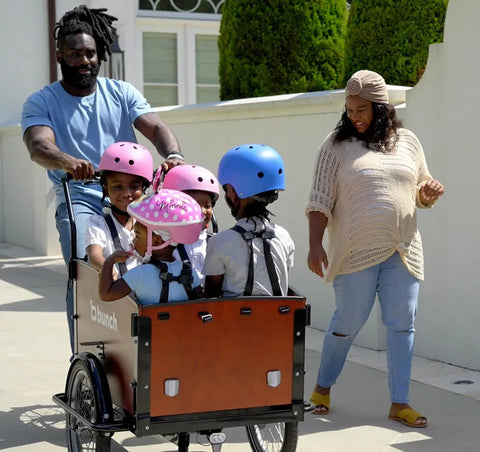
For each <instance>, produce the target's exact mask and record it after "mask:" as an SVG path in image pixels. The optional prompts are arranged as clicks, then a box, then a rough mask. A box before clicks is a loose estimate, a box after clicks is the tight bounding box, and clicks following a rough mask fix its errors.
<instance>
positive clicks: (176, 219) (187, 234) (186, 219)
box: [127, 189, 203, 255]
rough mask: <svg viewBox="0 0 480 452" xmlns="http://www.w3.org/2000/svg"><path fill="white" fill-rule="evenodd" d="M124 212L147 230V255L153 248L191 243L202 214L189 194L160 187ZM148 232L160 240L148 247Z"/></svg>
mask: <svg viewBox="0 0 480 452" xmlns="http://www.w3.org/2000/svg"><path fill="white" fill-rule="evenodd" d="M127 211H128V213H129V214H130V216H132V217H133V218H135V220H136V221H138V222H139V223H142V224H143V225H144V226H145V227H146V228H147V230H148V243H147V255H151V252H152V251H153V250H156V249H161V248H164V247H165V246H167V245H175V244H177V243H184V244H189V243H194V242H196V241H197V240H198V237H199V235H200V232H201V231H202V229H203V213H202V209H201V207H200V205H199V204H198V203H197V201H195V200H194V199H193V198H192V197H191V196H189V195H187V194H186V193H182V192H181V191H177V190H168V189H161V190H160V191H159V192H158V193H153V194H151V195H148V196H145V197H143V198H140V199H139V200H137V201H134V202H132V203H131V204H129V205H128V207H127ZM151 232H154V233H158V235H160V236H162V238H163V239H164V243H162V245H160V246H159V247H153V246H152V234H151Z"/></svg>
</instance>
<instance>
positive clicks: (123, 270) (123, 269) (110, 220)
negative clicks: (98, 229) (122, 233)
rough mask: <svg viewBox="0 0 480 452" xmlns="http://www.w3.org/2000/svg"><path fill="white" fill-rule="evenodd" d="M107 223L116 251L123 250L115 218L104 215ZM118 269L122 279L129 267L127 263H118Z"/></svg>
mask: <svg viewBox="0 0 480 452" xmlns="http://www.w3.org/2000/svg"><path fill="white" fill-rule="evenodd" d="M103 217H104V218H105V221H106V223H107V226H108V229H110V235H111V236H112V240H113V246H114V247H115V250H123V248H122V244H121V243H120V237H118V232H117V228H116V227H115V223H114V222H113V218H112V217H111V215H110V214H108V213H106V214H104V215H103ZM117 265H118V269H119V271H120V277H122V276H123V275H124V274H125V273H127V265H126V264H125V262H119V263H117Z"/></svg>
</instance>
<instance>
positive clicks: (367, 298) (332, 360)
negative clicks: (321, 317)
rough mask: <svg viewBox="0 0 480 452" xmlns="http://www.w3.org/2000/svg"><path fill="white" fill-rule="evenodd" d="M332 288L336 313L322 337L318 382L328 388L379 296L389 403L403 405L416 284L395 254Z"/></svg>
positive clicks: (339, 279) (338, 279)
mask: <svg viewBox="0 0 480 452" xmlns="http://www.w3.org/2000/svg"><path fill="white" fill-rule="evenodd" d="M333 288H334V292H335V304H336V309H335V312H334V314H333V317H332V319H331V321H330V325H329V327H328V330H327V332H326V334H325V339H324V342H323V350H322V358H321V362H320V368H319V370H318V377H317V383H318V384H319V385H320V386H322V387H324V388H329V387H330V386H332V385H333V384H334V383H335V382H336V380H337V378H338V376H339V375H340V372H341V371H342V369H343V366H344V364H345V360H346V357H347V354H348V351H349V350H350V347H351V345H352V343H353V341H354V339H355V337H356V335H357V334H358V332H359V331H360V329H361V328H362V327H363V325H364V324H365V322H366V321H367V319H368V316H369V315H370V312H371V310H372V307H373V304H374V302H375V296H376V294H378V300H379V303H380V308H381V312H382V322H383V324H384V325H385V328H386V330H387V341H386V349H387V350H386V351H387V366H388V387H389V390H390V398H391V401H392V403H408V393H409V387H410V374H411V368H412V356H413V339H414V332H415V329H414V322H415V315H416V312H417V301H418V290H419V280H418V279H417V278H415V277H414V276H413V275H411V274H410V273H409V272H408V270H407V268H406V267H405V264H404V263H403V261H402V259H401V257H400V255H399V254H398V253H395V254H394V255H392V256H391V257H390V258H388V259H387V260H386V261H385V262H382V263H381V264H378V265H375V266H373V267H370V268H367V269H365V270H361V271H359V272H356V273H351V274H347V275H339V276H337V277H336V278H335V280H334V281H333Z"/></svg>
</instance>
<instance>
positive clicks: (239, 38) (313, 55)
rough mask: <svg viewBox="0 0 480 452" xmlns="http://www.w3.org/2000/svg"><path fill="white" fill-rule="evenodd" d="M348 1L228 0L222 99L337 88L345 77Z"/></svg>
mask: <svg viewBox="0 0 480 452" xmlns="http://www.w3.org/2000/svg"><path fill="white" fill-rule="evenodd" d="M346 20H347V5H346V2H345V0H288V1H285V0H265V1H258V0H226V2H225V4H224V7H223V12H222V22H221V25H220V37H219V40H218V46H219V74H220V98H221V99H222V100H226V99H238V98H244V97H258V96H270V95H275V94H286V93H296V92H307V91H320V90H326V89H334V88H337V87H339V86H340V84H341V83H342V81H343V77H344V39H345V30H346Z"/></svg>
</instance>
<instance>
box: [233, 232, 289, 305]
mask: <svg viewBox="0 0 480 452" xmlns="http://www.w3.org/2000/svg"><path fill="white" fill-rule="evenodd" d="M231 229H232V230H234V231H235V232H238V233H239V234H240V235H241V236H242V238H243V240H245V241H246V242H247V244H248V247H249V254H250V257H249V263H248V276H247V282H246V284H245V289H244V291H243V295H245V296H250V295H252V291H253V276H254V265H253V239H255V238H259V239H262V241H263V252H264V255H265V263H266V265H267V271H268V277H269V279H270V284H271V285H272V291H273V295H274V296H277V297H279V296H282V290H281V289H280V283H279V281H278V276H277V272H276V271H275V265H274V263H273V258H272V251H271V245H270V240H271V239H273V238H274V237H275V231H274V230H273V229H270V228H267V229H264V230H263V231H260V232H253V231H247V230H245V229H243V228H242V227H241V226H238V225H235V226H233V228H231Z"/></svg>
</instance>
